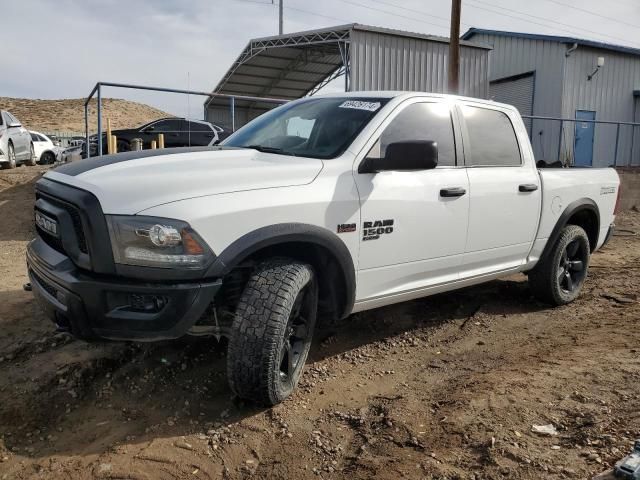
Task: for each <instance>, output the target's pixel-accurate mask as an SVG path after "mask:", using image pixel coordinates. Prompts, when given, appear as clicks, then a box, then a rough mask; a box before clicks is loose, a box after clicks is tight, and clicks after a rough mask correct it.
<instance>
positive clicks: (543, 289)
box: [529, 225, 590, 306]
mask: <svg viewBox="0 0 640 480" xmlns="http://www.w3.org/2000/svg"><path fill="white" fill-rule="evenodd" d="M574 242H576V244H577V245H578V251H577V255H579V256H580V257H581V258H580V260H572V261H569V263H571V262H574V264H575V262H578V261H580V262H582V265H581V267H580V268H581V270H580V271H578V270H575V271H574V270H573V267H569V268H568V269H569V275H570V276H571V275H573V273H576V274H577V275H576V278H577V281H573V280H572V282H571V285H572V287H573V288H572V289H567V288H564V286H563V284H564V285H566V275H567V267H565V264H566V261H567V260H566V259H565V257H564V254H565V252H566V251H567V248H568V247H569V245H572V244H573V245H576V244H574ZM589 259H590V248H589V237H588V236H587V234H586V232H585V231H584V230H583V229H582V228H581V227H579V226H577V225H567V226H566V227H564V228H563V229H562V232H561V233H560V237H558V240H557V241H556V243H555V245H553V248H552V249H551V251H550V252H549V254H548V255H546V256H545V258H544V259H543V260H542V261H541V262H540V263H539V264H538V265H536V267H535V268H534V269H533V270H531V271H530V272H529V286H530V287H531V291H532V292H533V294H534V296H535V297H536V298H537V299H538V300H540V301H542V302H544V303H548V304H550V305H556V306H558V305H566V304H567V303H570V302H573V301H574V300H575V299H576V298H577V297H578V295H580V291H581V290H582V285H583V284H584V281H585V279H586V278H587V272H588V269H589ZM576 265H577V264H576Z"/></svg>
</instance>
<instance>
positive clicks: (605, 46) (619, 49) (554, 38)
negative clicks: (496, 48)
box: [461, 27, 640, 55]
mask: <svg viewBox="0 0 640 480" xmlns="http://www.w3.org/2000/svg"><path fill="white" fill-rule="evenodd" d="M476 34H486V35H498V36H502V37H515V38H526V39H529V40H547V41H549V42H558V43H570V44H573V43H577V44H578V45H583V46H585V47H593V48H602V49H604V50H612V51H614V52H621V53H629V54H631V55H640V49H638V48H633V47H625V46H623V45H614V44H611V43H604V42H598V41H595V40H584V39H581V38H574V37H562V36H556V35H538V34H535V33H521V32H508V31H504V30H486V29H483V28H475V27H474V28H470V29H469V30H467V31H466V32H465V33H464V34H463V35H462V37H461V38H462V39H463V40H470V39H471V38H473V36H474V35H476Z"/></svg>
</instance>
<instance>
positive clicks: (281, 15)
mask: <svg viewBox="0 0 640 480" xmlns="http://www.w3.org/2000/svg"><path fill="white" fill-rule="evenodd" d="M283 1H284V0H280V2H279V4H278V5H279V8H278V35H282V24H283V23H284V13H283V9H284V7H283V6H282V2H283Z"/></svg>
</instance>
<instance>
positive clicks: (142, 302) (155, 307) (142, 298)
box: [129, 294, 169, 313]
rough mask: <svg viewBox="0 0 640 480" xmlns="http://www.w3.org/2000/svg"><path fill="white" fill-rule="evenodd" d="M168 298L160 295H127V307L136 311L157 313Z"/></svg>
mask: <svg viewBox="0 0 640 480" xmlns="http://www.w3.org/2000/svg"><path fill="white" fill-rule="evenodd" d="M168 301H169V299H168V298H167V297H164V296H162V295H137V294H131V295H129V308H130V309H131V310H134V311H136V312H145V313H157V312H159V311H160V310H162V309H163V308H164V307H165V305H166V304H167V302H168Z"/></svg>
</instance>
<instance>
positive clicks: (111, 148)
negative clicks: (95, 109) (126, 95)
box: [98, 118, 113, 155]
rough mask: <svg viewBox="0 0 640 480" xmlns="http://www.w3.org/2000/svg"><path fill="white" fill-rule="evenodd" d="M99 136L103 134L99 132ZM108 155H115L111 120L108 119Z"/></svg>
mask: <svg viewBox="0 0 640 480" xmlns="http://www.w3.org/2000/svg"><path fill="white" fill-rule="evenodd" d="M98 135H102V132H98ZM107 153H108V154H109V155H111V154H112V153H113V147H112V144H111V119H110V118H107Z"/></svg>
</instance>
